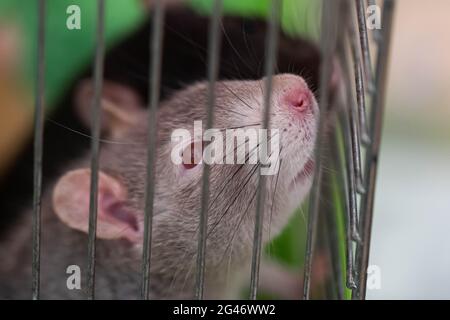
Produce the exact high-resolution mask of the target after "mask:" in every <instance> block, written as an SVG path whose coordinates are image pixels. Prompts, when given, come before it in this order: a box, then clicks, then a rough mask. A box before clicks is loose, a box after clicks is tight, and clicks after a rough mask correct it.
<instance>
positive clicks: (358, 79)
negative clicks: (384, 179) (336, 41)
mask: <svg viewBox="0 0 450 320" xmlns="http://www.w3.org/2000/svg"><path fill="white" fill-rule="evenodd" d="M351 17H352V18H351V19H350V22H349V41H350V48H351V50H352V57H353V68H354V73H355V88H356V99H357V103H358V119H359V128H360V135H361V141H362V143H363V144H364V145H368V144H369V142H370V138H369V128H368V125H367V119H366V115H367V112H366V96H365V91H364V74H363V68H362V61H361V53H360V51H359V47H358V46H357V44H356V42H357V40H356V37H357V35H356V30H355V25H354V22H353V15H351ZM361 183H362V181H361Z"/></svg>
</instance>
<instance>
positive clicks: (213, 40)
mask: <svg viewBox="0 0 450 320" xmlns="http://www.w3.org/2000/svg"><path fill="white" fill-rule="evenodd" d="M221 16H222V0H215V1H214V8H213V16H212V20H211V21H210V29H209V34H208V37H209V39H208V41H209V43H208V80H209V84H208V110H207V119H206V129H210V128H212V126H213V122H214V105H215V98H216V97H215V87H216V81H217V76H218V72H219V60H220V57H219V55H220V42H221V35H222V33H221V32H220V23H221ZM210 169H211V168H210V166H209V165H208V164H206V163H204V165H203V177H202V195H201V208H200V222H199V235H198V248H197V273H196V279H195V282H196V285H195V297H196V299H198V300H201V299H203V295H204V281H205V259H206V238H207V231H208V230H207V229H208V204H209V176H210Z"/></svg>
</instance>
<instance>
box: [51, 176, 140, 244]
mask: <svg viewBox="0 0 450 320" xmlns="http://www.w3.org/2000/svg"><path fill="white" fill-rule="evenodd" d="M98 179H99V180H98V181H99V183H98V211H97V237H98V238H102V239H118V238H125V239H128V240H129V241H131V242H134V243H136V242H139V241H140V240H141V239H142V233H141V232H140V226H139V222H138V215H137V213H136V212H134V211H133V210H130V209H129V208H127V207H126V205H125V200H126V196H127V195H126V191H125V188H124V187H123V186H122V185H121V183H120V182H119V181H118V180H117V179H115V178H112V177H110V176H108V175H107V174H105V173H103V172H101V171H100V172H99V177H98ZM89 195H90V170H89V169H78V170H74V171H70V172H68V173H66V174H65V175H64V176H63V177H62V178H61V179H60V180H59V181H58V183H57V184H56V186H55V189H54V191H53V208H54V210H55V213H56V215H57V216H58V217H59V218H60V219H61V221H62V222H64V223H65V224H66V225H68V226H69V227H71V228H73V229H76V230H80V231H83V232H86V233H87V232H88V225H89Z"/></svg>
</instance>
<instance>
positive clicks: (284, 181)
mask: <svg viewBox="0 0 450 320" xmlns="http://www.w3.org/2000/svg"><path fill="white" fill-rule="evenodd" d="M89 88H91V86H90V84H89V83H88V84H84V85H82V86H81V89H80V90H79V95H78V96H79V105H80V106H86V105H89V104H88V101H89V100H90V97H91V95H92V94H89V92H91V91H89V90H91V89H89ZM207 93H208V84H207V83H198V84H195V85H192V86H189V87H188V88H186V89H184V90H182V91H179V92H177V93H175V94H174V95H173V96H172V97H171V98H170V99H169V100H167V101H165V102H163V103H162V106H161V107H160V110H159V111H158V137H157V153H156V166H155V198H154V237H153V244H154V246H157V247H162V248H164V247H169V246H170V247H171V250H169V251H170V252H172V253H173V254H174V255H176V256H178V257H179V256H180V255H184V256H185V255H186V252H188V254H189V256H190V257H192V256H195V254H194V253H195V251H196V248H197V245H196V243H197V242H196V241H197V236H196V235H197V231H198V222H199V212H200V203H201V190H202V174H203V168H204V166H205V165H206V162H208V163H209V164H210V169H211V170H210V185H209V209H208V217H209V219H208V242H207V245H208V248H211V249H208V252H210V253H211V254H212V260H211V261H212V262H219V261H221V259H219V260H218V257H223V256H224V255H225V254H227V252H230V251H228V250H230V249H232V251H234V252H235V253H236V252H238V251H245V253H248V250H249V248H251V246H250V244H251V241H252V237H253V228H254V221H255V210H256V190H257V186H258V181H259V177H260V176H261V173H263V174H266V175H267V176H266V179H265V180H266V183H265V187H264V191H265V192H264V198H265V206H264V213H265V215H264V239H265V240H267V239H268V237H269V233H270V234H271V235H274V234H276V233H277V232H278V231H279V230H280V229H281V228H282V227H283V226H284V224H285V223H286V222H287V220H288V218H289V216H290V214H291V213H292V212H293V210H294V209H295V208H296V207H297V206H299V205H300V204H301V202H302V201H303V199H304V197H305V196H306V194H307V193H308V191H309V189H310V186H311V182H312V171H313V160H312V159H313V150H314V144H315V139H316V131H317V123H318V116H319V111H318V106H317V102H316V100H315V98H314V95H313V94H312V92H311V91H310V90H309V89H308V86H307V84H306V83H305V81H304V80H303V79H302V78H301V77H298V76H294V75H290V74H283V75H277V76H274V77H273V82H272V94H271V112H270V119H271V120H270V125H269V130H268V131H267V132H264V131H262V130H260V129H261V126H262V123H263V111H264V96H265V79H261V80H258V81H222V82H218V83H217V84H216V87H215V112H214V113H215V117H214V125H213V127H214V128H216V129H215V130H213V131H210V132H209V135H208V133H207V132H206V131H204V132H201V133H200V136H199V135H198V132H196V131H195V130H194V127H195V121H200V120H201V121H203V122H202V124H203V126H204V125H205V123H206V109H207V105H208V103H207V101H208V98H207ZM83 97H84V98H83ZM86 97H89V99H87V98H86ZM141 105H142V103H141V102H140V99H139V97H137V95H135V94H134V93H133V92H132V90H130V89H127V88H124V87H123V86H120V85H117V84H110V83H105V86H104V91H103V99H102V109H103V126H102V129H103V132H105V133H107V135H108V138H107V140H113V141H109V142H110V143H102V149H101V159H100V162H101V165H100V166H101V171H100V172H99V188H98V190H99V198H98V199H99V200H98V208H99V209H98V225H97V226H98V230H97V235H98V237H99V238H105V239H115V238H125V239H127V240H128V241H130V242H132V243H135V244H136V246H137V247H140V245H141V243H142V237H143V214H144V213H143V212H144V210H143V208H144V203H145V199H144V198H145V196H144V195H145V185H146V183H145V181H146V163H147V143H146V141H147V128H148V127H147V117H146V116H147V113H146V112H145V111H144V109H143V108H140V107H139V106H141ZM81 110H84V109H83V108H81ZM81 114H86V113H85V112H83V111H82V112H81ZM197 125H198V123H197ZM196 129H201V125H200V128H198V127H197V128H196ZM203 129H204V128H203ZM180 130H181V131H180ZM180 132H184V133H185V134H188V135H185V136H184V138H183V139H178V140H177V139H175V138H176V136H177V133H180ZM202 133H205V135H202ZM186 137H187V138H186ZM264 138H268V139H267V140H266V142H267V143H266V144H264ZM105 139H106V138H105ZM214 142H221V143H219V144H215V143H214ZM212 146H214V147H212ZM264 146H266V148H265V147H264ZM208 148H209V149H208ZM186 151H192V153H191V155H190V156H189V157H185V156H184V155H185V153H186ZM265 151H267V153H266V152H265ZM208 152H209V153H208ZM266 154H267V155H269V156H268V158H265V157H264V155H266ZM177 155H179V156H180V157H178V158H177ZM202 155H203V156H204V157H205V158H204V159H205V160H204V161H200V160H201V159H202ZM208 155H213V156H212V157H209V158H208V159H209V160H206V158H207V156H208ZM177 159H178V160H177ZM212 159H213V160H212ZM186 160H188V161H186ZM192 160H193V161H192ZM242 162H244V163H242ZM89 185H90V170H89V169H88V168H81V169H77V170H74V171H70V172H68V173H67V174H66V175H64V176H63V177H62V178H61V179H60V181H59V182H58V184H57V185H56V188H55V190H54V194H53V203H54V208H55V211H56V213H57V214H58V216H59V217H60V218H61V219H62V220H63V221H64V222H65V223H66V224H67V225H69V226H71V227H72V228H75V229H78V230H81V231H85V232H86V231H87V225H88V223H87V221H88V213H89V191H90V190H89ZM169 251H164V252H162V253H161V255H163V257H164V258H167V257H166V255H167V254H168V253H167V252H169ZM157 252H158V250H156V251H154V254H156V255H158V253H157Z"/></svg>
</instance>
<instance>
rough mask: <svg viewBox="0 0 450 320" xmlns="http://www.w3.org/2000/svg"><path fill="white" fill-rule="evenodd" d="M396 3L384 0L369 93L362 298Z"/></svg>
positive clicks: (359, 262) (359, 254)
mask: <svg viewBox="0 0 450 320" xmlns="http://www.w3.org/2000/svg"><path fill="white" fill-rule="evenodd" d="M394 8H395V3H394V1H393V0H385V1H384V3H383V13H382V35H381V36H380V41H379V42H378V43H379V48H378V54H377V64H376V70H375V71H376V73H375V76H376V78H375V90H374V93H373V94H372V96H371V99H372V106H371V116H370V119H371V123H370V133H371V143H370V146H369V148H368V150H367V154H366V164H365V176H366V180H367V181H366V184H367V186H366V189H367V193H366V194H365V195H363V196H362V198H361V213H362V214H361V221H360V224H361V225H360V228H361V231H362V244H360V245H358V246H357V247H356V266H357V271H358V275H357V276H358V288H356V289H354V290H353V292H352V298H353V299H365V296H366V281H367V268H368V263H369V250H370V236H371V229H372V218H373V205H374V197H375V186H376V174H377V165H378V154H379V150H380V142H381V128H382V123H383V112H384V100H385V93H386V78H387V70H388V63H389V61H388V57H389V47H390V41H391V30H392V22H393V13H394Z"/></svg>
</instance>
